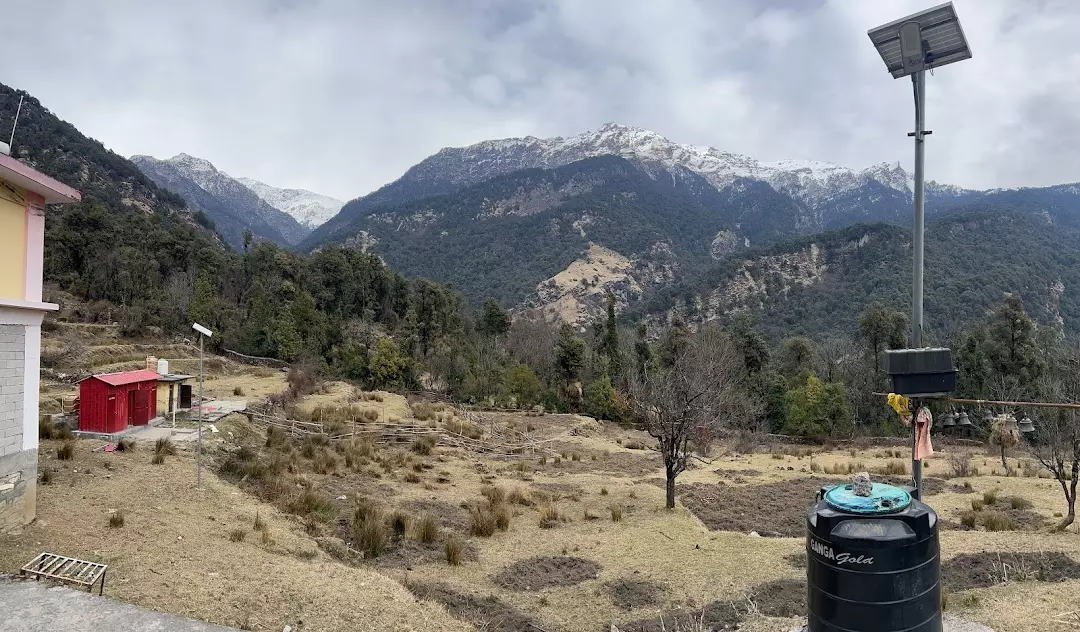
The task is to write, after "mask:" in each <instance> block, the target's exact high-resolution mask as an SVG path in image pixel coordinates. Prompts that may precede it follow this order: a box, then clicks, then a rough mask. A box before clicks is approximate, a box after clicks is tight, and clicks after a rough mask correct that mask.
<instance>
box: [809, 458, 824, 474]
mask: <svg viewBox="0 0 1080 632" xmlns="http://www.w3.org/2000/svg"><path fill="white" fill-rule="evenodd" d="M810 471H811V472H813V473H815V474H820V473H821V464H820V463H818V462H817V461H810Z"/></svg>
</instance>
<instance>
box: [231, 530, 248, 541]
mask: <svg viewBox="0 0 1080 632" xmlns="http://www.w3.org/2000/svg"><path fill="white" fill-rule="evenodd" d="M246 537H247V531H244V530H243V529H242V528H240V527H237V528H235V529H233V530H232V531H230V532H229V541H230V542H243V541H244V538H246Z"/></svg>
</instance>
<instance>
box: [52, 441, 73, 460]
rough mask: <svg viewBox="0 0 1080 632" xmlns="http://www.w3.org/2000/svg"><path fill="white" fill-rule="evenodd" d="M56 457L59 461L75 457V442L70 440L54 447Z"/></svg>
mask: <svg viewBox="0 0 1080 632" xmlns="http://www.w3.org/2000/svg"><path fill="white" fill-rule="evenodd" d="M56 458H57V460H60V461H70V460H71V459H73V458H75V444H74V443H71V442H70V441H68V442H65V443H64V444H63V445H61V446H58V447H57V448H56Z"/></svg>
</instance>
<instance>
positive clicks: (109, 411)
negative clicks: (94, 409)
mask: <svg viewBox="0 0 1080 632" xmlns="http://www.w3.org/2000/svg"><path fill="white" fill-rule="evenodd" d="M116 421H117V420H116V395H115V394H112V393H110V394H109V397H108V399H107V400H106V402H105V421H104V423H103V424H102V426H101V431H103V432H116V431H117V430H118V428H115V427H114V426H115V425H116Z"/></svg>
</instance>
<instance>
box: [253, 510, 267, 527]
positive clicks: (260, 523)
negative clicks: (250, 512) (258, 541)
mask: <svg viewBox="0 0 1080 632" xmlns="http://www.w3.org/2000/svg"><path fill="white" fill-rule="evenodd" d="M254 528H255V530H256V531H267V530H268V529H269V527H267V526H266V521H265V520H263V519H262V516H261V515H259V512H257V511H256V512H255V524H254Z"/></svg>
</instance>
